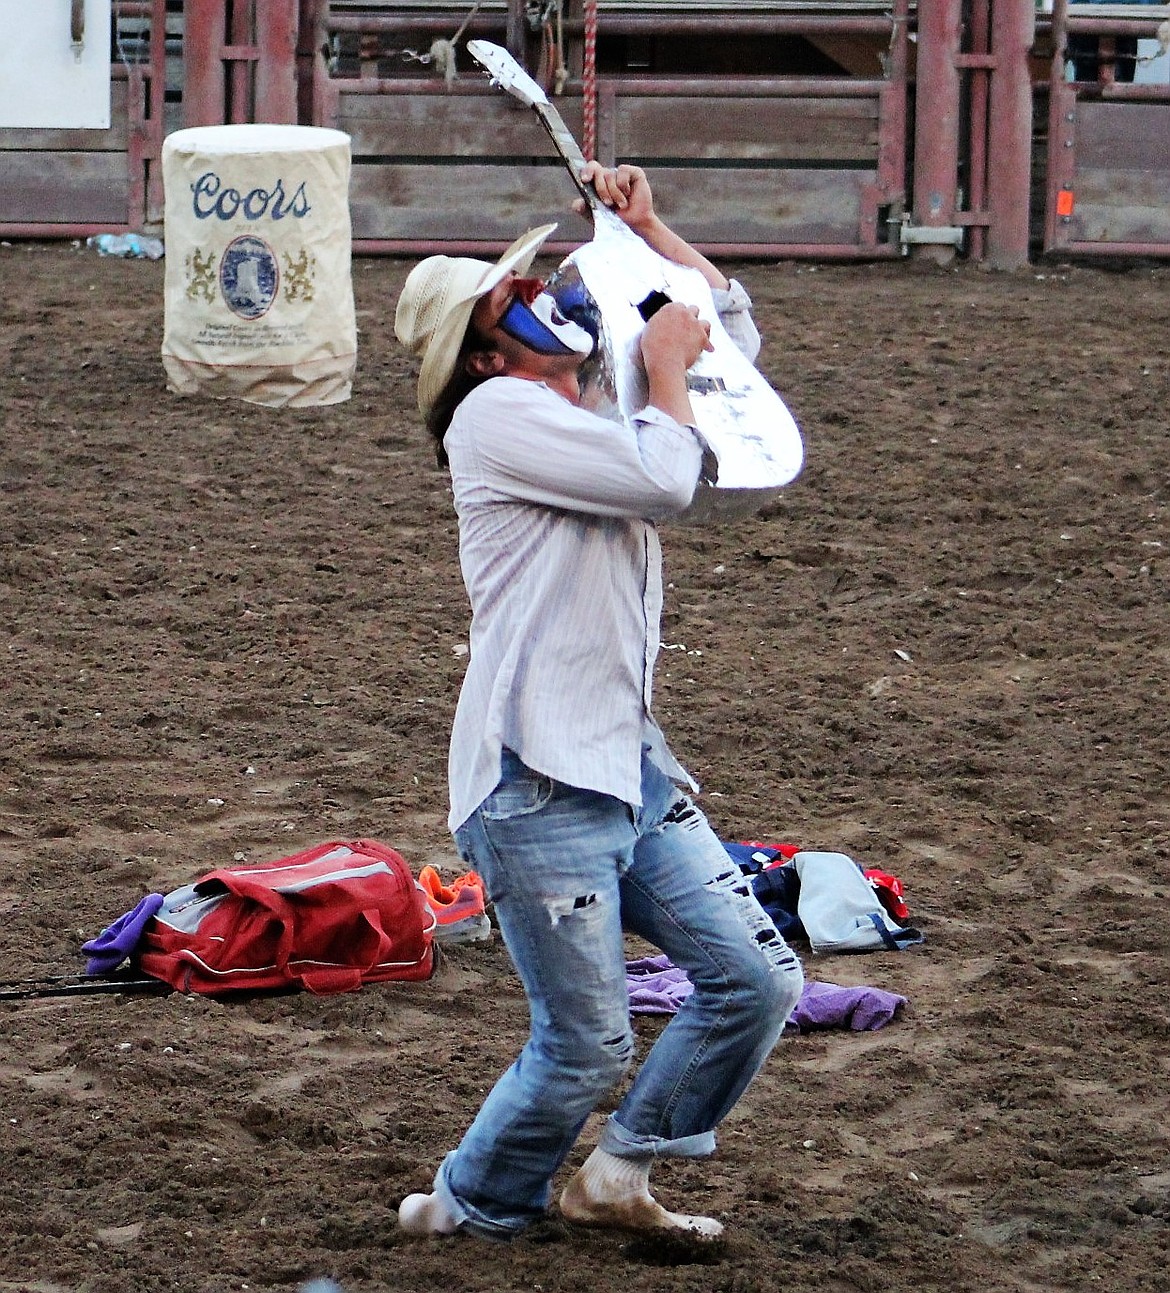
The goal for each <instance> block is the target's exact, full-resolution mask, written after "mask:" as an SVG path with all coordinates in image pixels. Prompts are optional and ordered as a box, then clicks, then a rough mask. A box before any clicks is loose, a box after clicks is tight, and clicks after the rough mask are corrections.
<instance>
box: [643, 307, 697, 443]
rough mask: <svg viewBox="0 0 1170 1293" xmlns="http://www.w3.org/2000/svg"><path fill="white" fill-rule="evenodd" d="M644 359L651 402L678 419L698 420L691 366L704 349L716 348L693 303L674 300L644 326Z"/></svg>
mask: <svg viewBox="0 0 1170 1293" xmlns="http://www.w3.org/2000/svg"><path fill="white" fill-rule="evenodd" d="M641 345H642V362H643V363H644V364H645V365H646V379H647V384H648V386H649V388H650V395H649V401H648V402H649V403H650V404H652V405H653V406H654V407H655V408H657V409H661V410H662V412H663V413H667V414H669V415H670V416H671V417H672V418H674V420H675V421H676V422H683V423H691V424H693V423H694V420H695V414H694V411H693V410H692V408H691V397H690V393H689V392H688V390H687V369H688V368H690V366H691V365H692V364H693V363H694V362H695V360H696V359H698V357H699V356H700V355H701V354H702V353H703V351H704V350H712V349H714V347H713V346H712V345H711V325H710V324H709V323H708V322H707V321H706V320H705V319H700V318H699V311H698V310H697V309H696V307H695V306H693V305H684V304H683V303H682V302H681V301H671V302H669V303H668V304H667V305H664V306H663V307H662V309H661V310H659V311H658V313H657V314H655V315H654V317H653V318H652V319H651V320H650V322H649V323H647V324H646V326H645V327H644V328H643V329H642V338H641Z"/></svg>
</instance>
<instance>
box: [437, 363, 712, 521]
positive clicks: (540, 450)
mask: <svg viewBox="0 0 1170 1293" xmlns="http://www.w3.org/2000/svg"><path fill="white" fill-rule="evenodd" d="M446 446H447V452H448V454H449V456H450V458H451V462H452V467H453V469H454V468H461V467H462V464H463V463H464V462H466V464H467V466H468V469H469V470H470V472H471V475H472V476H473V477H474V478H476V479H477V481H478V483H479V484H480V485H482V486H484V487H486V488H488V489H490V490H492V491H494V492H496V493H498V494H500V495H503V496H505V497H508V498H514V499H519V500H522V501H524V502H529V503H539V504H541V505H543V506H545V507H558V508H565V509H567V510H570V511H580V512H590V513H593V514H595V515H600V516H625V517H641V518H644V519H646V520H657V519H659V518H663V517H668V516H673V515H675V514H677V513H678V512H681V511H682V510H683V509H684V508H685V507H686V506H687V505H688V504H689V503H690V501H691V498H692V497H693V495H694V492H695V487H696V485H697V484H698V480H699V473H700V469H701V466H702V457H703V445H702V442H701V440H700V438H699V436H698V434H697V432H696V431H695V429H694V428H693V427H690V426H684V425H683V424H681V423H679V422H676V421H675V420H674V419H673V418H672V417H670V416H669V415H668V414H666V413H663V412H662V411H661V410H659V409H656V408H653V407H647V408H645V409H642V410H641V412H640V413H638V414H637V416H636V417H635V418H634V420H633V426H632V427H629V426H625V425H624V424H622V423H619V422H615V421H611V420H610V419H609V418H603V417H598V416H597V415H596V414H595V413H591V412H589V410H587V409H583V408H580V407H578V406H577V405H575V404H572V403H570V402H569V401H568V400H567V399H565V398H564V397H563V396H561V395H558V394H557V393H556V392H555V391H552V390H550V389H549V388H548V387H547V386H546V385H544V383H543V382H533V381H529V380H526V379H524V378H520V377H494V378H492V379H491V380H489V381H487V382H485V383H484V384H483V385H482V386H478V387H476V389H475V390H474V391H472V392H471V394H470V395H468V396H467V398H466V399H465V400H464V401H463V403H462V404H461V405H460V406H459V408H458V409H457V410H456V413H455V417H454V419H453V420H452V423H451V428H450V430H449V431H448V433H447V437H446Z"/></svg>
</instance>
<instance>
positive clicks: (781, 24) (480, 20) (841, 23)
mask: <svg viewBox="0 0 1170 1293" xmlns="http://www.w3.org/2000/svg"><path fill="white" fill-rule="evenodd" d="M505 22H506V17H505V15H504V14H482V13H481V14H477V15H476V17H474V18H473V19H472V20H471V22H470V24H469V25H468V28H467V31H468V32H469V33H470V32H472V31H473V30H475V29H476V28H477V26H482V27H484V28H486V29H490V30H491V31H500V30H502V29H503V28H504V26H505ZM600 25H601V26H602V27H603V28H604V30H605V33H606V35H614V36H707V35H710V34H712V32H714V31H716V30H717V31H718V32H719V34H720V35H732V36H789V35H790V36H800V35H804V34H805V33H806V32H807V33H810V34H812V35H832V34H837V33H844V34H846V35H849V36H888V35H889V34H890V32H891V31H892V30H893V29H894V27H895V25H896V21H895V20H894V19H893V18H889V17H885V16H877V15H875V16H873V17H866V16H863V15H856V14H854V15H849V16H844V15H843V16H841V17H839V18H831V17H827V16H825V15H823V14H776V15H774V16H769V17H759V18H754V17H753V18H749V17H733V16H731V15H727V16H723V17H720V18H719V19H718V21H717V22H715V21H712V19H710V18H691V17H673V16H670V15H665V14H664V15H663V16H662V17H649V16H646V15H643V14H608V13H607V14H605V15H603V17H602V20H601V24H600ZM562 26H563V28H564V31H565V32H566V33H567V34H568V35H570V36H580V35H582V34H583V33H584V31H585V24H584V22H583V21H582V20H581V19H580V18H566V19H565V21H564V23H563V24H562ZM325 30H326V31H328V32H329V33H330V34H333V33H337V34H341V33H346V32H349V33H354V32H356V33H360V34H366V35H393V34H395V33H399V32H418V31H425V32H432V31H433V32H440V33H443V32H449V31H450V30H451V17H450V16H449V15H432V14H417V15H409V14H339V13H330V14H329V16H328V17H327V18H326V20H325Z"/></svg>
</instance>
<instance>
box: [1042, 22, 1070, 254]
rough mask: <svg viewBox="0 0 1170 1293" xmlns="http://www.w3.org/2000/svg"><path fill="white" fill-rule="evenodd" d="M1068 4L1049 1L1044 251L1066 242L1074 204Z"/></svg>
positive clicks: (1051, 249) (1056, 247)
mask: <svg viewBox="0 0 1170 1293" xmlns="http://www.w3.org/2000/svg"><path fill="white" fill-rule="evenodd" d="M1067 24H1068V0H1053V5H1052V63H1051V66H1050V68H1049V72H1048V166H1047V177H1048V178H1047V184H1046V186H1045V194H1044V250H1045V251H1054V250H1056V249H1058V248H1060V247H1062V246H1063V245H1064V244H1065V243H1067V242H1068V241H1069V227H1070V225H1071V224H1072V218H1073V206H1074V202H1075V193H1074V187H1073V186H1074V182H1075V173H1076V149H1075V144H1076V119H1077V92H1076V88H1075V86H1073V85H1070V84H1069V82H1068V81H1067V80H1066V79H1065V70H1064V65H1065V56H1066V53H1067V46H1068V25H1067Z"/></svg>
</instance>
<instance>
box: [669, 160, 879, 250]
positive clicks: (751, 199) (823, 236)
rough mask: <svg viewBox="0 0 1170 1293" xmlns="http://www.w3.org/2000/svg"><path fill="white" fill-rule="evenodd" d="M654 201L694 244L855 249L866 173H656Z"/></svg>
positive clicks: (698, 170)
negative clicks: (779, 244) (852, 245)
mask: <svg viewBox="0 0 1170 1293" xmlns="http://www.w3.org/2000/svg"><path fill="white" fill-rule="evenodd" d="M650 178H651V181H652V182H653V185H654V202H655V205H656V206H657V207H658V208H659V210H660V211H661V212H662V214H663V217H664V218H665V219H666V220H667V222H668V223H669V224H671V225H672V226H673V227H674V228H676V229H677V230H678V231H679V232H680V233H682V234H683V236H684V237H686V238H687V239H689V240H690V241H692V242H759V243H771V242H782V243H783V242H787V243H826V244H840V243H855V242H857V241H858V238H859V232H858V226H859V223H860V219H861V195H862V190H863V189H864V187H865V186H866V185H868V184H873V183H874V180H875V178H876V176H875V173H874V172H873V171H871V170H828V169H826V170H801V169H799V168H794V169H787V168H771V167H758V168H757V167H742V168H741V167H737V168H735V169H732V170H722V169H720V168H719V167H702V168H696V169H690V168H686V167H661V166H660V167H655V168H654V169H653V170H652V171H650Z"/></svg>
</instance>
